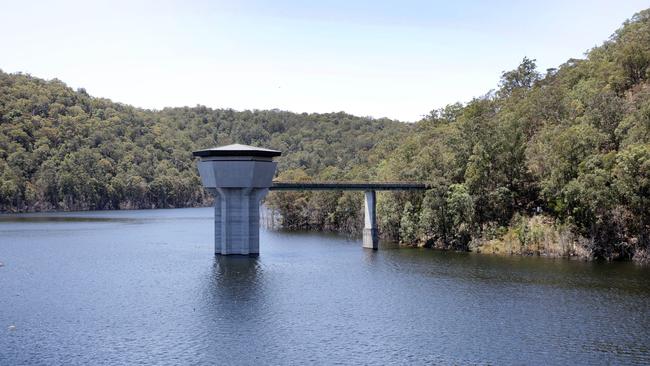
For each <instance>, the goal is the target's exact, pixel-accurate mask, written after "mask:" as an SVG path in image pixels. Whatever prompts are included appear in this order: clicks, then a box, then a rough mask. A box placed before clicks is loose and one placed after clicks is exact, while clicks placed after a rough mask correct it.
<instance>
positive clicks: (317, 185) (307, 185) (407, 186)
mask: <svg viewBox="0 0 650 366" xmlns="http://www.w3.org/2000/svg"><path fill="white" fill-rule="evenodd" d="M430 188H431V186H430V184H428V183H421V182H355V181H348V182H337V181H320V182H312V181H273V185H272V186H271V187H270V188H269V189H270V190H272V191H294V190H312V191H318V190H331V191H414V190H427V189H430Z"/></svg>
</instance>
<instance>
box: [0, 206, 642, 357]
mask: <svg viewBox="0 0 650 366" xmlns="http://www.w3.org/2000/svg"><path fill="white" fill-rule="evenodd" d="M260 249H261V254H260V256H259V257H258V258H241V257H240V258H236V257H215V256H214V255H213V239H212V210H211V209H209V208H205V209H204V208H200V209H176V210H146V211H104V212H87V213H78V212H75V213H50V214H30V215H4V216H0V262H3V264H4V265H3V266H2V267H0V365H23V364H24V365H76V364H86V365H125V364H143V365H144V364H155V365H178V364H193V365H194V364H196V365H200V364H220V365H226V364H275V365H277V364H390V363H394V364H495V365H501V364H539V365H549V364H557V365H565V364H583V365H597V364H650V268H648V267H643V266H639V265H635V264H632V263H585V262H578V261H568V260H552V259H546V258H521V257H497V256H487V255H476V254H465V253H445V252H436V251H432V250H426V249H407V248H402V249H397V248H389V247H384V248H382V249H380V250H379V251H374V252H373V251H369V250H366V249H363V248H361V242H360V240H350V239H346V238H344V237H339V236H332V235H322V234H314V233H309V234H306V233H302V234H296V233H293V234H292V233H282V232H273V231H266V230H263V231H262V233H261V241H260Z"/></svg>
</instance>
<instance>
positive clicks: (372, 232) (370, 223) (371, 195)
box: [363, 191, 379, 249]
mask: <svg viewBox="0 0 650 366" xmlns="http://www.w3.org/2000/svg"><path fill="white" fill-rule="evenodd" d="M364 193H365V202H364V214H365V215H364V222H365V224H364V227H363V247H364V248H368V249H379V230H378V228H377V203H376V201H377V197H376V195H375V191H365V192H364Z"/></svg>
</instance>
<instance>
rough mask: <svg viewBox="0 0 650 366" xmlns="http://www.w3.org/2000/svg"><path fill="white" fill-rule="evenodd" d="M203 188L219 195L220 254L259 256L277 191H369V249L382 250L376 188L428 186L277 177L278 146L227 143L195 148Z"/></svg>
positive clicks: (365, 239)
mask: <svg viewBox="0 0 650 366" xmlns="http://www.w3.org/2000/svg"><path fill="white" fill-rule="evenodd" d="M193 154H194V156H197V157H200V158H201V161H200V162H199V164H198V167H199V173H200V175H201V181H202V183H203V186H204V187H205V188H206V189H207V190H208V191H210V192H211V193H212V194H213V195H214V196H215V200H214V201H215V203H214V207H215V210H214V221H215V226H214V243H215V254H221V255H229V254H243V255H257V254H259V203H260V201H261V199H262V198H263V197H264V196H265V195H266V193H267V192H268V191H269V190H273V191H304V190H309V191H314V190H330V191H362V192H364V195H365V204H364V207H365V209H364V214H365V218H364V221H365V224H364V229H363V247H364V248H370V249H377V248H378V246H379V232H378V228H377V210H376V191H404V190H407V191H412V190H426V189H429V186H428V185H427V184H424V183H418V182H303V181H299V182H281V181H273V176H274V175H275V169H276V166H277V163H276V162H274V161H273V158H274V157H276V156H280V155H281V152H280V151H277V150H270V149H262V148H257V147H253V146H247V145H240V144H234V145H227V146H221V147H216V148H211V149H206V150H199V151H195V152H194V153H193Z"/></svg>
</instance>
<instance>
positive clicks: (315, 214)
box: [275, 10, 650, 260]
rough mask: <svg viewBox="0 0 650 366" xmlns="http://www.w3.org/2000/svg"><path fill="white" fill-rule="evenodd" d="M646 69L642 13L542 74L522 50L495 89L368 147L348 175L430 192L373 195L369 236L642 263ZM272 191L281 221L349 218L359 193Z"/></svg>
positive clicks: (649, 161) (649, 25)
mask: <svg viewBox="0 0 650 366" xmlns="http://www.w3.org/2000/svg"><path fill="white" fill-rule="evenodd" d="M649 66H650V11H648V10H646V11H643V12H641V13H639V14H637V15H635V16H634V17H633V18H632V19H631V20H630V21H628V22H626V23H625V24H624V25H623V27H622V28H621V29H619V30H617V31H616V32H615V33H614V34H613V35H612V37H611V39H609V40H608V41H606V42H605V43H604V44H603V45H602V46H600V47H597V48H594V49H592V50H590V51H589V52H588V54H587V55H586V58H585V59H572V60H569V61H567V62H566V63H565V64H563V65H560V66H559V67H558V68H557V69H549V70H546V72H544V73H541V72H540V71H538V70H537V69H536V67H535V62H534V60H530V59H527V58H525V59H524V60H523V61H522V63H521V65H520V66H519V67H518V68H517V69H515V70H512V71H508V72H504V73H503V75H502V79H501V83H500V85H499V88H498V89H497V90H495V91H491V92H489V93H488V94H486V95H485V96H484V97H482V98H477V99H475V100H472V101H471V102H469V103H467V104H466V105H461V104H455V105H450V106H447V107H446V108H443V109H440V110H435V111H433V112H432V113H431V114H430V115H429V116H428V117H427V118H425V119H424V120H422V121H420V122H419V123H417V124H416V126H415V131H412V132H411V133H409V135H408V137H407V138H406V139H404V140H401V141H400V143H399V144H398V145H395V144H389V145H387V146H382V145H381V144H380V145H378V146H377V147H376V148H375V151H378V152H380V154H379V155H382V153H383V151H385V150H386V149H388V150H390V155H388V156H387V159H386V160H383V161H381V162H379V163H378V164H376V165H371V166H370V167H369V168H368V170H367V171H365V172H363V173H360V176H362V177H364V176H369V177H373V178H374V179H378V180H416V181H428V182H431V183H433V184H434V185H435V187H436V189H433V190H431V191H428V192H427V193H426V194H421V193H390V194H388V193H382V194H381V195H380V196H379V203H378V210H379V214H378V217H379V219H380V220H381V229H382V230H381V231H382V233H383V234H384V235H385V236H388V237H391V238H393V239H397V240H399V241H400V242H402V243H407V244H413V243H417V244H420V245H427V246H436V247H440V248H451V249H463V250H465V249H472V250H477V251H490V252H501V253H520V254H547V255H577V256H581V257H586V258H598V257H600V258H630V257H636V258H637V259H639V260H643V259H644V258H648V254H649V252H648V245H649V241H650V82H649V81H648V80H649V78H650V67H649ZM393 149H394V150H393ZM288 173H290V174H288V175H289V176H291V177H299V176H300V175H304V173H302V172H295V171H293V172H288ZM285 174H287V173H285ZM325 175H326V177H327V174H325ZM334 176H335V177H336V174H335V173H334ZM285 195H287V196H288V197H291V198H292V199H279V200H278V202H275V204H276V206H277V207H281V208H283V213H285V217H287V218H289V219H290V221H289V222H288V223H289V224H293V225H295V226H298V227H317V228H320V227H335V228H336V227H344V228H350V227H355V228H356V229H357V230H358V227H359V226H360V225H361V219H362V217H361V204H362V202H361V197H360V195H352V194H348V193H345V194H338V195H337V194H334V193H300V194H298V193H286V194H285ZM337 200H338V201H337ZM355 215H356V216H355ZM344 218H345V220H343V219H344Z"/></svg>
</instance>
